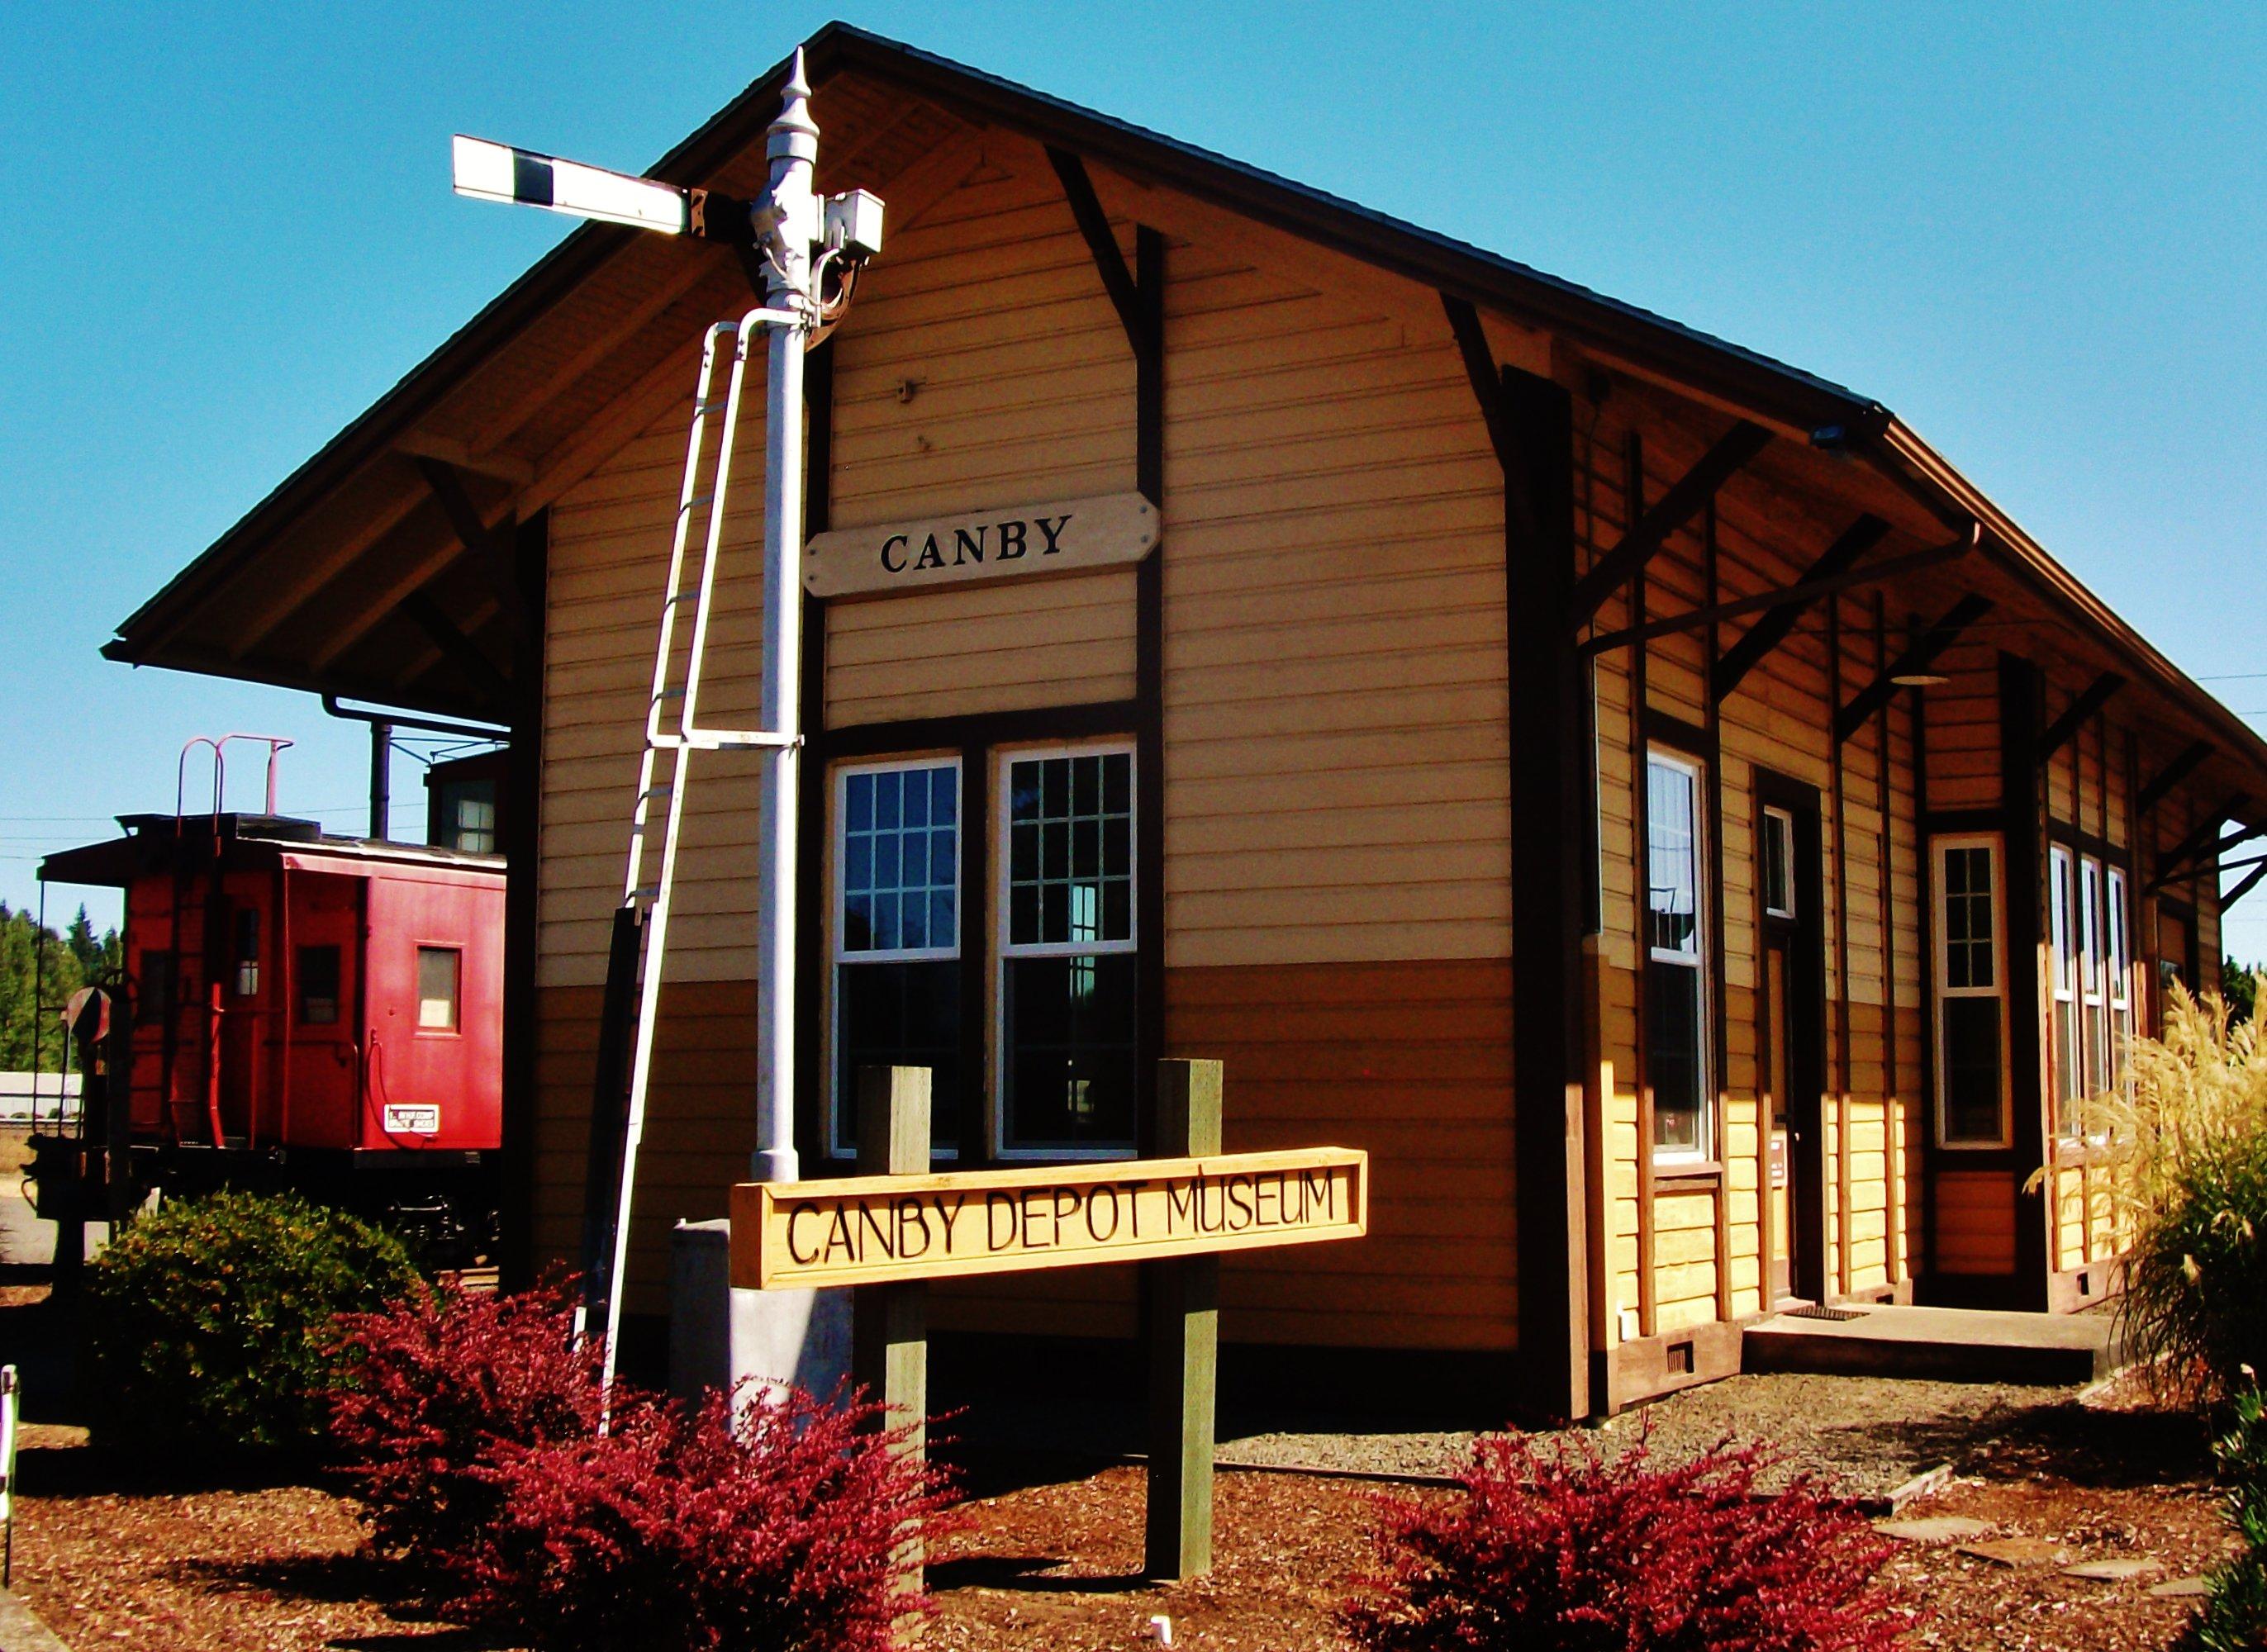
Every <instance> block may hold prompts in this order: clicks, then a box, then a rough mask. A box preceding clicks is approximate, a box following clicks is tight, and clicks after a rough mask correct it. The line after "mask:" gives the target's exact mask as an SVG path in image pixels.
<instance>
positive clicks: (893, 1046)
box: [833, 759, 960, 1153]
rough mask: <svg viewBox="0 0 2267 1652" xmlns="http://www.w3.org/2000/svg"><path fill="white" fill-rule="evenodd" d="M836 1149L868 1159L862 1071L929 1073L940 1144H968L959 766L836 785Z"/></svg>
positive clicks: (926, 766) (880, 768) (947, 1147)
mask: <svg viewBox="0 0 2267 1652" xmlns="http://www.w3.org/2000/svg"><path fill="white" fill-rule="evenodd" d="M834 818H835V838H834V853H835V880H834V881H835V888H836V891H837V903H836V907H835V913H834V961H835V962H834V1052H835V1056H834V1084H833V1104H834V1105H833V1119H834V1123H833V1147H834V1151H836V1152H838V1153H850V1152H854V1151H856V1148H857V1124H858V1090H857V1083H858V1069H859V1068H861V1067H865V1066H877V1067H887V1066H899V1067H926V1068H928V1070H929V1139H930V1142H931V1144H933V1145H934V1146H935V1148H936V1149H937V1150H938V1151H941V1152H950V1151H951V1150H952V1146H953V1144H954V1143H955V1142H956V1141H957V1140H958V1139H959V1134H960V964H959V958H960V764H958V763H957V762H956V761H950V760H947V761H937V760H935V759H931V760H928V761H924V762H916V763H882V764H862V765H860V766H858V767H855V768H849V769H843V770H840V771H837V774H836V777H835V803H834Z"/></svg>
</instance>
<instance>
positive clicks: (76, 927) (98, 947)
mask: <svg viewBox="0 0 2267 1652" xmlns="http://www.w3.org/2000/svg"><path fill="white" fill-rule="evenodd" d="M63 944H64V945H65V946H67V947H70V952H71V956H72V957H74V958H76V959H77V960H78V973H79V978H80V979H81V980H84V979H85V978H86V977H88V976H92V975H93V974H95V973H96V972H97V971H98V970H99V969H101V968H102V966H103V963H104V959H103V955H102V943H101V942H100V941H99V940H98V939H95V934H94V925H92V924H91V923H89V922H88V921H87V916H86V903H84V901H82V902H81V903H79V909H78V916H77V917H74V918H72V919H71V921H70V928H69V929H67V930H65V931H64V932H63Z"/></svg>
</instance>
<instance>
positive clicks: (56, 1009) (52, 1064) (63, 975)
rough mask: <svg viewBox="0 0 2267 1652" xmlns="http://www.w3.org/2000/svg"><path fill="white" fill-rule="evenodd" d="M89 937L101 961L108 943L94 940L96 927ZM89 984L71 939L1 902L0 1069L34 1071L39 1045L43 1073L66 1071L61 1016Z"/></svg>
mask: <svg viewBox="0 0 2267 1652" xmlns="http://www.w3.org/2000/svg"><path fill="white" fill-rule="evenodd" d="M82 916H84V915H83V914H82ZM89 939H90V941H91V942H92V947H93V949H94V951H95V954H96V955H97V956H98V957H99V955H100V954H101V951H102V948H103V946H104V944H105V943H104V942H101V941H92V929H91V928H90V932H89ZM106 939H107V938H106ZM85 984H86V970H85V969H84V967H83V966H82V964H81V963H80V961H79V955H78V953H77V949H76V948H75V947H73V946H72V945H71V943H70V940H68V939H65V938H64V937H63V936H61V935H58V934H56V933H55V931H53V930H51V929H48V930H43V929H41V928H40V925H38V924H37V923H36V922H34V921H33V917H32V915H31V914H30V913H29V912H15V911H11V910H9V909H8V905H7V903H5V902H0V1071H8V1072H28V1071H32V1069H33V1044H34V1043H35V1042H36V1043H37V1045H38V1051H39V1067H38V1070H39V1071H41V1072H60V1071H62V1070H63V1064H64V1049H63V1042H64V1041H63V1024H62V1013H61V1012H62V1006H63V1005H64V1004H65V1003H67V1002H68V1001H69V1000H70V995H71V994H72V993H74V992H76V991H77V990H79V988H80V987H82V986H84V985H85ZM34 1028H36V1029H37V1036H36V1039H35V1038H34Z"/></svg>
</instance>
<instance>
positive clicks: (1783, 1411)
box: [1220, 1376, 2071, 1499]
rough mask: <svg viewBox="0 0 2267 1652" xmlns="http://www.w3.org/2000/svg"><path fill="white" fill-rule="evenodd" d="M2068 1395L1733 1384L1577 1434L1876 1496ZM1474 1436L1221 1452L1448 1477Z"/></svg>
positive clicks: (1229, 1444) (1267, 1445) (1315, 1434)
mask: <svg viewBox="0 0 2267 1652" xmlns="http://www.w3.org/2000/svg"><path fill="white" fill-rule="evenodd" d="M2070 1393H2071V1391H2069V1390H2067V1389H2053V1388H2030V1387H2018V1386H2014V1385H1999V1384H1990V1383H1933V1382H1887V1381H1860V1380H1853V1379H1852V1378H1843V1377H1812V1376H1770V1377H1734V1378H1728V1379H1727V1380H1726V1381H1723V1382H1719V1383H1710V1384H1707V1385H1705V1386H1703V1387H1699V1388H1688V1389H1686V1390H1685V1391H1684V1393H1679V1394H1674V1395H1671V1396H1670V1397H1669V1398H1668V1399H1666V1400H1661V1401H1658V1402H1657V1403H1655V1404H1653V1405H1650V1406H1646V1407H1640V1408H1639V1409H1637V1410H1635V1411H1631V1412H1626V1413H1625V1414H1623V1415H1621V1416H1619V1417H1617V1418H1615V1419H1613V1421H1612V1422H1609V1423H1607V1424H1605V1425H1604V1426H1603V1428H1600V1429H1595V1430H1581V1431H1579V1432H1581V1433H1585V1434H1588V1436H1589V1437H1590V1438H1591V1439H1593V1440H1594V1441H1595V1442H1596V1444H1598V1445H1599V1447H1600V1448H1601V1449H1602V1450H1603V1451H1607V1452H1609V1453H1611V1454H1618V1453H1619V1452H1621V1451H1625V1450H1627V1449H1628V1448H1629V1447H1630V1446H1631V1445H1632V1444H1635V1443H1636V1442H1637V1441H1639V1440H1640V1439H1644V1440H1646V1441H1647V1443H1648V1449H1649V1450H1651V1451H1654V1453H1656V1454H1657V1455H1660V1456H1662V1457H1667V1458H1683V1457H1689V1456H1691V1455H1693V1454H1694V1453H1696V1452H1698V1451H1702V1450H1704V1449H1706V1447H1708V1446H1710V1445H1713V1444H1715V1443H1716V1442H1717V1441H1718V1440H1720V1439H1722V1438H1723V1437H1724V1436H1727V1435H1729V1436H1733V1437H1734V1438H1735V1439H1736V1440H1737V1441H1738V1442H1739V1443H1741V1444H1749V1443H1751V1442H1755V1441H1764V1442H1768V1443H1770V1444H1772V1445H1775V1446H1777V1447H1778V1448H1779V1450H1780V1451H1783V1452H1785V1453H1786V1456H1785V1459H1784V1460H1783V1461H1782V1462H1781V1463H1780V1464H1779V1466H1778V1467H1777V1468H1776V1469H1775V1470H1774V1471H1772V1474H1771V1475H1769V1476H1767V1477H1766V1483H1767V1484H1771V1483H1780V1482H1783V1481H1784V1480H1786V1477H1787V1476H1789V1475H1791V1474H1793V1473H1797V1472H1800V1471H1803V1470H1808V1471H1810V1472H1813V1473H1818V1474H1821V1475H1823V1476H1824V1477H1825V1478H1826V1479H1827V1480H1830V1481H1831V1482H1832V1483H1833V1484H1834V1485H1835V1487H1836V1488H1838V1490H1840V1491H1841V1492H1842V1493H1843V1494H1844V1495H1847V1496H1852V1497H1863V1498H1867V1499H1880V1498H1884V1497H1887V1496H1888V1495H1889V1493H1890V1492H1892V1491H1894V1490H1896V1489H1897V1488H1898V1487H1900V1486H1903V1485H1904V1483H1905V1482H1907V1481H1908V1480H1911V1479H1912V1478H1913V1477H1914V1476H1915V1475H1917V1474H1921V1473H1926V1472H1927V1471H1928V1470H1930V1469H1933V1468H1935V1467H1937V1466H1940V1465H1941V1464H1944V1463H1948V1462H1954V1461H1957V1460H1960V1459H1962V1458H1965V1457H1967V1456H1968V1455H1970V1453H1972V1452H1973V1451H1975V1450H1977V1448H1978V1447H1979V1446H1980V1445H1982V1444H1984V1443H1985V1442H1987V1441H1989V1440H1990V1439H1992V1437H1993V1436H1996V1435H1998V1434H1999V1433H2000V1432H2001V1431H2002V1430H2004V1429H2006V1428H2007V1426H2008V1425H2009V1424H2010V1423H2011V1422H2014V1419H2015V1418H2016V1417H2017V1416H2018V1415H2019V1414H2021V1412H2022V1411H2023V1410H2025V1409H2026V1408H2029V1407H2036V1406H2039V1405H2042V1404H2047V1403H2051V1402H2055V1401H2058V1400H2064V1399H2066V1398H2067V1397H2068V1396H2069V1394H2070ZM1473 1437H1474V1436H1472V1435H1471V1434H1470V1433H1468V1432H1466V1433H1457V1432H1431V1433H1368V1432H1332V1431H1329V1430H1313V1429H1283V1430H1277V1431H1268V1432H1260V1433H1248V1434H1244V1435H1241V1436H1234V1437H1229V1438H1224V1439H1222V1441H1221V1443H1220V1456H1221V1460H1222V1461H1223V1462H1227V1463H1248V1464H1254V1465H1266V1466H1273V1467H1287V1468H1303V1469H1310V1470H1318V1471H1327V1472H1332V1473H1360V1474H1392V1475H1412V1476H1423V1477H1431V1476H1444V1475H1449V1474H1454V1473H1456V1471H1457V1470H1458V1469H1459V1468H1461V1467H1462V1466H1464V1462H1465V1461H1466V1460H1467V1459H1468V1458H1470V1456H1471V1447H1472V1440H1473Z"/></svg>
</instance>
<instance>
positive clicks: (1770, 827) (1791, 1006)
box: [1756, 771, 1826, 1306]
mask: <svg viewBox="0 0 2267 1652" xmlns="http://www.w3.org/2000/svg"><path fill="white" fill-rule="evenodd" d="M1757 797H1758V799H1759V800H1760V801H1761V802H1762V804H1763V808H1761V809H1759V810H1758V811H1757V845H1756V849H1757V860H1756V864H1757V869H1758V876H1757V907H1758V909H1760V910H1758V912H1757V938H1758V955H1757V983H1756V984H1757V993H1756V997H1757V1022H1758V1026H1757V1057H1758V1075H1757V1076H1758V1078H1759V1080H1760V1082H1761V1085H1762V1089H1763V1095H1762V1098H1761V1104H1762V1110H1763V1114H1764V1124H1765V1128H1766V1129H1767V1130H1768V1131H1769V1135H1768V1136H1767V1137H1766V1149H1767V1157H1768V1166H1769V1170H1770V1176H1769V1184H1770V1185H1769V1186H1768V1187H1767V1188H1765V1189H1764V1194H1765V1202H1764V1215H1765V1218H1766V1219H1765V1224H1764V1225H1765V1228H1766V1230H1767V1232H1768V1239H1767V1241H1766V1244H1765V1247H1764V1254H1765V1261H1766V1267H1767V1276H1768V1278H1769V1281H1770V1290H1771V1296H1772V1305H1774V1306H1775V1305H1778V1304H1779V1303H1783V1302H1788V1301H1794V1300H1808V1301H1812V1302H1816V1301H1821V1300H1823V1297H1824V1293H1825V1290H1826V1225H1825V1216H1826V1208H1825V1192H1826V1160H1825V1145H1826V1139H1825V1125H1824V1111H1823V1107H1824V1101H1823V1098H1824V1093H1825V1083H1826V1081H1825V1069H1824V1057H1825V1047H1826V1037H1825V1032H1826V1029H1825V1012H1826V974H1825V970H1826V951H1825V943H1824V933H1823V928H1822V926H1821V925H1820V922H1819V913H1820V911H1821V909H1822V904H1823V903H1822V880H1821V877H1820V866H1819V829H1818V794H1817V793H1816V790H1814V789H1813V788H1811V787H1808V786H1800V785H1798V784H1796V783H1795V782H1794V781H1791V780H1786V779H1784V778H1781V777H1779V776H1777V775H1772V774H1767V773H1764V772H1762V771H1758V772H1757Z"/></svg>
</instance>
